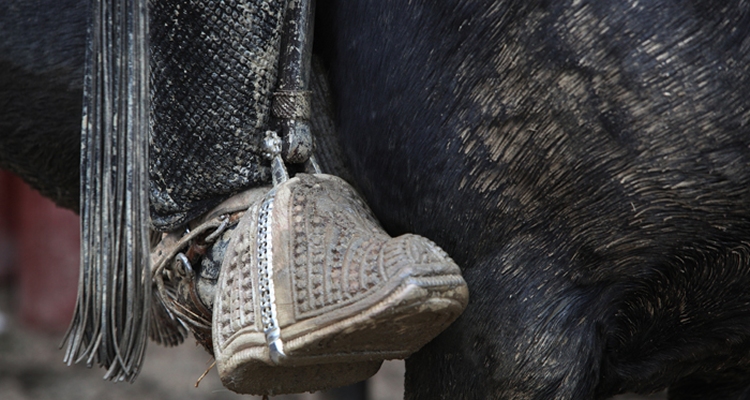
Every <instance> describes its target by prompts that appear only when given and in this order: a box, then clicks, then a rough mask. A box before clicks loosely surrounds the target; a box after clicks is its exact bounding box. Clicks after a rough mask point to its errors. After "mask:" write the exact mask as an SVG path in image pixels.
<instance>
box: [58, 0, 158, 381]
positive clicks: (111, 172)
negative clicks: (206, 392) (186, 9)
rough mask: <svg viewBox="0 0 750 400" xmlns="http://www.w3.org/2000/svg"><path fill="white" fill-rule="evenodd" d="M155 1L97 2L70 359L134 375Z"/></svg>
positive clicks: (142, 298)
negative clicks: (152, 7)
mask: <svg viewBox="0 0 750 400" xmlns="http://www.w3.org/2000/svg"><path fill="white" fill-rule="evenodd" d="M147 7H148V2H147V0H100V1H97V0H94V1H92V3H91V14H90V19H89V27H88V39H87V49H86V55H87V57H86V66H85V72H86V73H85V80H84V101H83V104H84V105H83V122H82V129H81V131H82V132H81V133H82V134H81V230H82V237H81V267H80V276H79V284H78V285H79V286H78V300H77V304H76V309H75V314H74V315H73V320H72V322H71V325H70V328H69V329H68V333H67V334H66V338H65V344H66V347H67V348H66V352H65V362H66V363H68V364H71V363H78V362H81V361H85V362H86V364H87V365H88V366H92V365H93V364H94V363H95V362H96V363H97V364H99V365H100V366H102V367H104V368H105V369H106V370H107V372H106V374H105V375H104V378H105V379H109V380H117V381H121V380H127V381H131V382H132V381H133V380H135V378H136V376H137V375H138V373H139V372H140V369H141V363H142V361H143V356H144V352H145V348H146V342H147V337H148V336H147V333H148V329H149V307H150V305H151V274H150V267H149V237H148V226H149V219H148V198H147V193H148V185H149V181H148V150H149V149H148V143H149V135H148V128H149V124H148V123H149V119H148V111H149V90H148V60H149V58H148V8H147Z"/></svg>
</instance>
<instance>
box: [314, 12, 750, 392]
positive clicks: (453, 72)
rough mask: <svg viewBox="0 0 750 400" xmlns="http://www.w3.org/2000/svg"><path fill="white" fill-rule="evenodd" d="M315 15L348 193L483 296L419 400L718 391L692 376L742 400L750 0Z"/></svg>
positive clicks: (410, 367) (749, 332)
mask: <svg viewBox="0 0 750 400" xmlns="http://www.w3.org/2000/svg"><path fill="white" fill-rule="evenodd" d="M636 4H637V5H636ZM326 7H330V8H328V9H326ZM321 10H325V12H328V13H329V18H331V19H332V20H333V21H332V23H331V24H330V25H329V26H332V27H333V28H332V33H331V39H330V40H331V41H333V42H334V43H335V48H334V50H333V51H332V52H331V53H330V54H329V59H330V60H331V61H330V65H331V68H332V72H331V75H332V77H333V84H334V94H335V97H336V100H337V104H338V119H339V129H340V134H341V135H342V139H343V144H344V147H345V149H346V151H347V153H348V156H349V161H350V164H351V167H352V169H353V173H354V175H355V177H356V179H357V182H358V184H359V185H360V187H361V188H362V189H363V191H364V192H365V195H366V197H367V199H368V201H369V202H370V204H371V206H372V207H373V209H374V210H375V212H376V214H377V215H378V217H379V218H380V219H381V221H382V222H383V223H384V225H385V226H386V227H387V228H388V229H389V230H390V231H391V232H392V233H401V232H416V233H419V234H422V235H425V236H427V237H430V238H431V239H433V240H435V241H436V242H437V243H438V244H439V245H441V246H442V247H443V248H444V249H446V250H447V251H448V253H449V254H451V255H452V256H453V257H454V258H455V260H456V261H457V262H458V263H459V265H462V266H463V268H464V270H465V276H466V279H467V281H468V283H469V287H470V289H471V302H470V304H469V307H468V308H467V310H466V312H465V313H464V315H463V316H462V317H461V318H460V319H459V320H458V321H457V322H456V323H455V324H454V325H453V326H452V327H451V328H450V329H449V330H448V331H447V332H446V333H445V334H443V335H442V336H440V337H439V338H438V339H437V340H435V341H434V342H432V343H431V344H430V345H428V346H427V347H426V348H425V349H423V350H422V351H420V352H419V353H418V354H417V355H415V356H413V357H412V358H411V359H410V360H408V362H407V377H406V378H407V379H406V386H407V387H406V389H407V398H410V399H416V398H419V399H438V398H440V399H483V398H500V399H595V398H596V399H599V398H605V397H608V396H611V395H614V394H616V393H621V392H624V391H639V392H650V391H654V390H658V389H661V388H664V387H666V386H669V385H672V384H675V383H676V385H677V386H676V388H680V387H682V388H685V387H690V389H689V390H678V389H676V390H674V391H673V392H672V394H671V397H672V398H675V399H687V398H697V397H694V396H695V395H696V393H703V395H704V396H705V397H704V398H713V397H712V395H713V394H715V395H717V396H718V395H719V390H720V388H718V387H711V388H710V389H706V388H703V389H702V390H703V391H702V392H701V389H699V387H701V384H699V382H704V383H705V386H706V387H709V386H713V385H712V382H715V383H716V386H720V387H731V388H734V389H729V392H732V391H734V392H733V393H734V397H732V396H728V397H726V398H735V399H736V398H738V397H737V396H738V393H740V392H742V391H744V390H745V388H746V387H747V385H748V383H750V373H748V370H747V364H748V362H750V357H748V355H749V353H748V346H750V341H749V340H748V339H750V290H748V287H750V265H748V262H749V261H750V147H749V146H750V135H749V134H750V127H749V126H748V123H749V122H750V68H749V66H750V38H749V36H750V4H748V3H747V2H742V1H722V2H718V1H699V0H694V1H676V0H674V1H639V2H636V1H622V2H618V1H600V0H596V1H595V0H589V1H586V0H582V1H572V0H571V1H528V0H524V1H467V0H447V1H440V2H435V1H432V0H416V1H409V2H406V1H386V0H359V1H355V0H337V1H331V2H329V3H328V4H324V5H322V6H321ZM688 39H690V40H688ZM723 371H727V372H726V373H725V374H724V373H723ZM730 376H731V378H728V377H730ZM716 377H719V378H716ZM691 396H693V397H691Z"/></svg>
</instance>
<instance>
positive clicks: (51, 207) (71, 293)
mask: <svg viewBox="0 0 750 400" xmlns="http://www.w3.org/2000/svg"><path fill="white" fill-rule="evenodd" d="M3 230H4V231H5V233H6V237H7V236H9V237H10V239H11V240H10V241H9V242H10V243H12V244H13V245H14V247H15V257H13V255H12V253H13V251H12V250H11V251H10V252H9V253H10V256H9V257H10V262H11V263H12V264H14V265H12V266H10V267H8V266H5V267H4V268H5V270H3V269H0V280H2V276H3V275H5V276H6V278H7V276H8V275H9V274H11V273H14V274H15V276H16V277H17V281H16V282H17V284H18V290H17V293H18V297H19V301H18V305H19V308H20V310H19V316H20V319H21V321H23V322H24V323H26V324H27V325H29V326H30V327H32V328H35V329H39V330H44V331H50V332H60V331H64V330H65V329H66V328H67V327H68V324H69V323H70V318H71V316H72V314H73V309H74V307H75V300H76V293H77V291H78V263H79V259H80V234H79V222H78V216H77V215H76V214H75V213H73V212H72V211H69V210H65V209H62V208H59V207H57V206H56V205H55V204H54V203H53V202H52V201H51V200H49V199H47V198H45V197H42V195H41V194H39V192H37V191H35V190H33V189H31V188H30V187H29V186H27V185H26V184H25V183H23V182H22V181H21V180H20V179H19V178H17V177H14V176H13V175H11V174H9V173H7V172H2V171H0V246H2V235H3ZM8 233H10V235H8ZM6 242H8V241H6ZM0 249H1V247H0ZM3 261H6V262H7V260H3V258H2V256H0V268H3V264H2V263H3Z"/></svg>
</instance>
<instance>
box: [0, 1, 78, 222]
mask: <svg viewBox="0 0 750 400" xmlns="http://www.w3.org/2000/svg"><path fill="white" fill-rule="evenodd" d="M86 10H87V7H86V2H84V1H81V0H59V1H46V0H3V3H2V5H0V168H4V169H8V170H10V171H13V172H15V173H17V174H19V175H20V176H22V177H23V178H24V179H25V180H26V182H28V183H29V184H31V186H33V187H34V188H35V189H37V190H39V191H40V192H41V193H42V194H43V195H45V196H47V197H49V198H51V199H52V200H54V201H55V202H56V203H57V204H58V205H60V206H63V207H66V208H70V209H72V210H74V211H76V212H78V186H79V173H78V171H79V166H78V164H79V148H80V130H81V104H82V99H83V89H82V85H83V60H84V54H85V40H86V15H87V11H86Z"/></svg>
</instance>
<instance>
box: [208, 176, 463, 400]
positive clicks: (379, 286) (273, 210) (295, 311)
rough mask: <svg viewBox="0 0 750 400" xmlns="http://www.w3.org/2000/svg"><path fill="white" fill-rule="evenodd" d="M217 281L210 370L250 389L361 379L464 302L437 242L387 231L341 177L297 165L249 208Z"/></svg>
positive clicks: (290, 389)
mask: <svg viewBox="0 0 750 400" xmlns="http://www.w3.org/2000/svg"><path fill="white" fill-rule="evenodd" d="M264 260H265V261H264ZM265 262H267V265H266V264H264V263H265ZM217 289H218V290H217V292H216V293H217V297H216V299H215V301H214V312H213V321H214V322H213V338H214V343H213V345H214V354H215V357H216V361H217V366H218V370H219V375H220V377H221V379H222V382H223V383H224V385H225V386H226V387H227V388H229V389H231V390H234V391H237V392H240V393H252V394H280V393H295V392H304V391H311V390H320V389H325V388H329V387H333V386H340V385H345V384H348V383H353V382H357V381H359V380H362V379H365V378H367V377H369V376H370V375H372V374H373V373H375V372H376V371H377V369H378V368H379V365H380V363H381V362H382V360H384V359H391V358H405V357H407V356H408V355H409V354H411V353H412V352H414V351H416V350H418V349H419V348H420V347H421V346H423V345H424V344H425V343H427V342H428V341H429V340H431V339H432V338H433V337H434V336H436V335H437V334H438V333H439V332H441V331H442V330H443V329H445V328H446V327H447V326H448V325H449V324H450V323H451V322H452V321H453V320H454V319H455V318H456V317H458V315H459V314H460V313H461V311H463V308H464V307H465V306H466V303H467V301H468V289H467V287H466V283H465V282H464V280H463V278H461V275H460V270H459V268H458V266H456V264H455V263H454V262H453V261H452V260H451V259H450V258H449V257H448V255H447V254H446V253H445V252H443V251H442V250H441V249H440V248H439V247H438V246H437V245H435V244H434V243H432V242H431V241H429V240H427V239H425V238H423V237H420V236H416V235H410V234H407V235H402V236H399V237H397V238H391V237H389V236H388V235H387V234H386V233H385V232H384V231H383V230H382V228H380V226H379V225H378V223H377V222H376V220H375V218H374V217H373V216H372V213H371V211H370V210H369V208H368V207H367V206H366V205H365V203H364V202H363V201H362V199H361V198H360V197H359V196H358V195H357V194H356V192H355V191H354V190H353V189H352V188H351V186H349V185H348V184H347V183H345V182H344V181H343V180H341V179H339V178H337V177H334V176H331V175H324V174H316V175H306V174H298V175H297V176H296V177H294V178H292V179H290V180H288V181H286V182H284V183H282V184H280V185H278V186H277V187H275V188H273V189H272V190H270V191H269V192H268V194H267V195H266V197H265V199H263V201H257V202H256V203H255V204H253V205H252V206H251V207H250V208H249V209H248V212H246V213H245V215H244V216H243V217H242V219H241V220H240V222H239V225H238V226H237V228H236V229H235V233H234V238H233V239H232V241H231V242H230V244H229V249H228V253H227V255H226V256H225V258H224V263H223V265H222V268H221V273H220V277H219V283H218V288H217Z"/></svg>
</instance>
